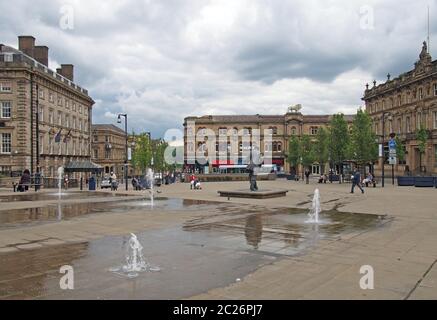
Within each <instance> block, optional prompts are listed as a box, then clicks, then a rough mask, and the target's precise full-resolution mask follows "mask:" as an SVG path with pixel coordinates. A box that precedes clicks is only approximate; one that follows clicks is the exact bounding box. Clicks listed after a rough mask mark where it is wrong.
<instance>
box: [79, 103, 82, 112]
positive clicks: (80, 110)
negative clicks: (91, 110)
mask: <svg viewBox="0 0 437 320" xmlns="http://www.w3.org/2000/svg"><path fill="white" fill-rule="evenodd" d="M79 113H82V106H81V105H80V106H79Z"/></svg>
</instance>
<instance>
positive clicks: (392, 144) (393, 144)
mask: <svg viewBox="0 0 437 320" xmlns="http://www.w3.org/2000/svg"><path fill="white" fill-rule="evenodd" d="M388 148H389V149H396V140H395V139H390V140H389V141H388Z"/></svg>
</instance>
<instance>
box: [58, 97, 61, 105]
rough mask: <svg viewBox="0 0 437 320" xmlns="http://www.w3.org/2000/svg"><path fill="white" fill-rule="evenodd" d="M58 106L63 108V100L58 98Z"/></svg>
mask: <svg viewBox="0 0 437 320" xmlns="http://www.w3.org/2000/svg"><path fill="white" fill-rule="evenodd" d="M58 106H62V98H61V97H58Z"/></svg>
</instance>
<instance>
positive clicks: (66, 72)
mask: <svg viewBox="0 0 437 320" xmlns="http://www.w3.org/2000/svg"><path fill="white" fill-rule="evenodd" d="M73 71H74V66H73V65H72V64H61V75H63V76H64V77H65V78H67V79H68V80H70V81H73Z"/></svg>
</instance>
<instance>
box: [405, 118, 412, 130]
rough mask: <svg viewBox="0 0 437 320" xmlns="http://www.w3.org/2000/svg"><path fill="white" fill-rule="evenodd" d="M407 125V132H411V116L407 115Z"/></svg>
mask: <svg viewBox="0 0 437 320" xmlns="http://www.w3.org/2000/svg"><path fill="white" fill-rule="evenodd" d="M405 125H406V127H407V133H410V132H411V123H410V117H407V119H406V120H405Z"/></svg>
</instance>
